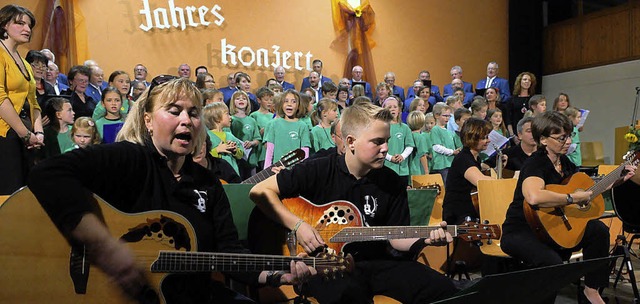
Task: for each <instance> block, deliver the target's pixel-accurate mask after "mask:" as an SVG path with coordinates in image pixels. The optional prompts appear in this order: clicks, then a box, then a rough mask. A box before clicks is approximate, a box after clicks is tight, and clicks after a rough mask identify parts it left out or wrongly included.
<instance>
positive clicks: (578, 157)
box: [567, 127, 582, 167]
mask: <svg viewBox="0 0 640 304" xmlns="http://www.w3.org/2000/svg"><path fill="white" fill-rule="evenodd" d="M573 133H575V134H576V135H574V136H573V137H571V146H572V147H573V145H575V147H576V149H575V150H574V151H573V152H571V153H569V154H567V157H568V158H569V159H570V160H571V162H573V164H575V165H576V167H580V166H582V151H581V149H580V132H579V131H578V127H573Z"/></svg>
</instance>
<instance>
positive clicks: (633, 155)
mask: <svg viewBox="0 0 640 304" xmlns="http://www.w3.org/2000/svg"><path fill="white" fill-rule="evenodd" d="M622 159H624V160H625V161H626V162H627V163H629V164H630V165H634V166H637V165H638V163H639V162H640V151H634V150H630V151H627V153H626V154H625V155H624V156H623V157H622Z"/></svg>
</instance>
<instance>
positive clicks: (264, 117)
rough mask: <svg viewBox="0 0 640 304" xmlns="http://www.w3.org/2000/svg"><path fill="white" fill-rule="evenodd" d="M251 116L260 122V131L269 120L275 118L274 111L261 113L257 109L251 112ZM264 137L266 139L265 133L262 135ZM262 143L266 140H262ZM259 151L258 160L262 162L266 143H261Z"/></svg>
mask: <svg viewBox="0 0 640 304" xmlns="http://www.w3.org/2000/svg"><path fill="white" fill-rule="evenodd" d="M249 117H253V119H255V120H256V123H258V131H260V129H264V128H266V127H267V125H268V124H269V122H270V121H272V120H273V113H260V112H258V111H256V112H251V114H249ZM262 138H263V139H264V134H263V135H262ZM262 143H264V140H263V141H262ZM259 151H260V157H259V158H258V161H259V162H261V161H264V157H265V155H266V152H267V150H266V149H264V145H260V148H259Z"/></svg>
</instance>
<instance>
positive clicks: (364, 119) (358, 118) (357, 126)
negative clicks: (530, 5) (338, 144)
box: [340, 103, 393, 138]
mask: <svg viewBox="0 0 640 304" xmlns="http://www.w3.org/2000/svg"><path fill="white" fill-rule="evenodd" d="M392 119H393V116H392V115H391V112H389V110H388V109H385V108H381V107H379V106H377V105H374V104H372V103H358V104H354V105H352V106H350V107H348V108H346V109H345V110H344V111H342V115H341V116H340V125H341V127H340V131H342V138H346V137H347V136H348V135H351V136H354V137H358V136H359V135H360V132H361V131H362V130H364V129H366V128H368V127H369V125H371V123H372V122H373V121H374V120H380V121H382V122H386V123H388V122H390V121H391V120H392Z"/></svg>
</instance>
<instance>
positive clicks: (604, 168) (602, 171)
mask: <svg viewBox="0 0 640 304" xmlns="http://www.w3.org/2000/svg"><path fill="white" fill-rule="evenodd" d="M616 168H618V165H599V166H598V175H607V174H609V173H611V172H612V171H613V170H615V169H616Z"/></svg>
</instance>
